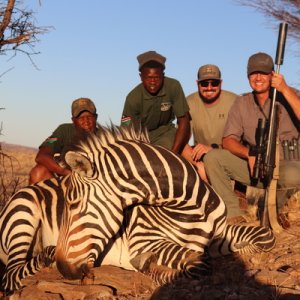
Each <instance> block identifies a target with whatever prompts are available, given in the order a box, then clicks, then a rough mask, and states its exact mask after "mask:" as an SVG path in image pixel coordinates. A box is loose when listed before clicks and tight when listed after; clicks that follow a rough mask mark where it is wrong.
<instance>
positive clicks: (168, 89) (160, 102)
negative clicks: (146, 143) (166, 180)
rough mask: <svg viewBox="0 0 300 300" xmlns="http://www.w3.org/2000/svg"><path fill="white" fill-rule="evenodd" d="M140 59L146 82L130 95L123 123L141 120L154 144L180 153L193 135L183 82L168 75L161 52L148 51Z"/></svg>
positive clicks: (140, 66)
mask: <svg viewBox="0 0 300 300" xmlns="http://www.w3.org/2000/svg"><path fill="white" fill-rule="evenodd" d="M137 60H138V63H139V71H140V77H141V81H142V82H141V83H140V84H139V85H137V86H136V87H135V88H134V89H133V90H132V91H131V92H130V93H129V94H128V95H127V97H126V101H125V105H124V109H123V114H122V120H121V125H129V124H130V123H133V124H136V123H137V124H141V125H142V126H144V127H146V128H147V129H148V132H149V138H150V142H151V143H152V144H156V145H160V146H163V147H165V148H167V149H170V150H172V151H174V152H175V153H178V154H180V153H181V152H182V150H183V148H184V146H185V145H186V144H187V143H188V141H189V137H190V115H189V107H188V105H187V102H186V98H185V95H184V92H183V89H182V87H181V84H180V83H179V81H177V80H176V79H173V78H170V77H166V76H165V74H164V69H165V61H166V58H165V57H164V56H162V55H161V54H159V53H157V52H155V51H148V52H145V53H142V54H140V55H138V57H137ZM175 119H176V121H177V126H175V124H174V121H175Z"/></svg>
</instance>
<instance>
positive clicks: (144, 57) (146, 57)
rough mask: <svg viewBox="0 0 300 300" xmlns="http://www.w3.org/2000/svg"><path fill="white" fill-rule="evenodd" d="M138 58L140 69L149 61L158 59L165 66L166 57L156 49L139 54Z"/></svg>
mask: <svg viewBox="0 0 300 300" xmlns="http://www.w3.org/2000/svg"><path fill="white" fill-rule="evenodd" d="M137 60H138V62H139V70H141V68H142V66H143V65H144V64H145V63H147V62H149V61H156V62H158V63H159V64H161V65H162V66H163V67H164V68H165V62H166V58H165V57H164V56H162V55H161V54H159V53H157V52H156V51H152V50H151V51H147V52H144V53H142V54H140V55H138V56H137Z"/></svg>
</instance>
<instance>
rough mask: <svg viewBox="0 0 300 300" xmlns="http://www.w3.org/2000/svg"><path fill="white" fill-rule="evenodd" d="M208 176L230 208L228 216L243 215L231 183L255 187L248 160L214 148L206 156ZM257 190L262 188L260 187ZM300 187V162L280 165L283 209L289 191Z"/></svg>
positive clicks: (205, 163)
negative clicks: (233, 181) (232, 181)
mask: <svg viewBox="0 0 300 300" xmlns="http://www.w3.org/2000/svg"><path fill="white" fill-rule="evenodd" d="M204 165H205V170H206V174H207V175H208V177H209V181H210V183H211V185H212V186H213V188H214V189H215V191H216V192H217V193H218V194H219V195H220V196H221V198H222V199H223V200H224V202H225V204H226V206H227V213H228V217H232V216H237V215H240V214H243V211H241V209H240V207H239V201H238V198H237V196H236V195H235V193H234V191H233V190H232V185H231V180H232V179H233V180H237V181H239V182H241V183H243V184H245V185H250V184H251V179H250V173H249V168H248V161H247V160H244V159H241V158H239V157H238V156H236V155H233V154H232V153H231V152H229V151H227V150H223V149H214V150H212V151H210V152H209V153H207V154H206V155H205V157H204ZM257 187H262V184H258V185H257ZM299 187H300V161H282V162H281V163H280V165H279V180H278V189H279V190H278V197H277V198H278V199H277V205H278V206H279V207H280V206H282V205H283V203H284V201H285V200H287V196H288V194H289V192H288V191H289V190H291V189H297V188H299Z"/></svg>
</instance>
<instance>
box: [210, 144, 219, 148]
mask: <svg viewBox="0 0 300 300" xmlns="http://www.w3.org/2000/svg"><path fill="white" fill-rule="evenodd" d="M210 146H211V147H212V148H213V149H219V148H220V147H219V145H218V144H211V145H210Z"/></svg>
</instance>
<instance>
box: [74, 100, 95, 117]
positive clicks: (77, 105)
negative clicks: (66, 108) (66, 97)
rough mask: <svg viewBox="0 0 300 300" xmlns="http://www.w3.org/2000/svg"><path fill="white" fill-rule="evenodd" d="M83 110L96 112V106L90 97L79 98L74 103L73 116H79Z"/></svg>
mask: <svg viewBox="0 0 300 300" xmlns="http://www.w3.org/2000/svg"><path fill="white" fill-rule="evenodd" d="M83 111H88V112H90V113H91V114H94V115H95V114H96V106H95V104H94V102H93V101H92V100H91V99H89V98H78V99H76V100H74V101H73V103H72V117H75V118H77V117H78V116H79V115H80V114H81V113H82V112H83Z"/></svg>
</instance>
